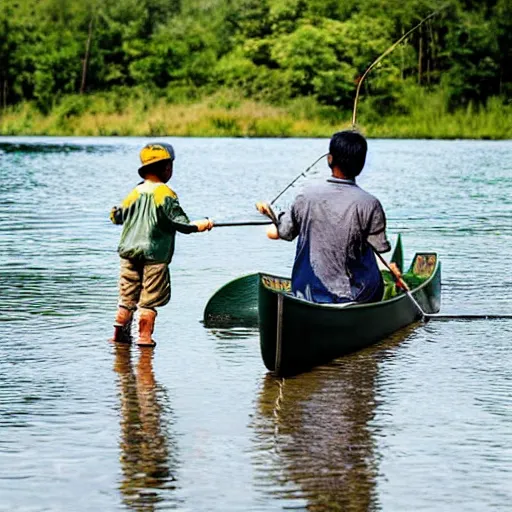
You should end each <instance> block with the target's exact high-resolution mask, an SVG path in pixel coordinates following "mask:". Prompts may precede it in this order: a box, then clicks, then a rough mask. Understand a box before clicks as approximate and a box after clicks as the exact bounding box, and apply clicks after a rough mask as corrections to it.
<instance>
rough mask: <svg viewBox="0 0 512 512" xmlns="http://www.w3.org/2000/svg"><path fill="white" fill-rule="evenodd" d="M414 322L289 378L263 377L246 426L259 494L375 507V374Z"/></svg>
mask: <svg viewBox="0 0 512 512" xmlns="http://www.w3.org/2000/svg"><path fill="white" fill-rule="evenodd" d="M413 329H414V327H409V328H407V329H405V330H402V331H400V332H398V333H396V334H395V335H394V336H393V337H391V338H390V339H389V340H388V341H386V342H385V343H384V344H379V345H378V346H376V347H371V348H369V349H367V350H364V351H362V352H357V353H354V354H351V355H348V356H345V357H344V358H342V359H339V360H337V361H335V362H334V363H332V364H330V365H328V366H322V367H319V368H317V369H315V370H314V371H312V372H309V373H305V374H302V375H300V376H298V377H295V378H291V379H277V378H274V377H272V376H271V375H270V374H268V375H266V376H265V378H264V380H263V386H262V390H261V393H260V397H259V400H258V408H257V412H256V415H255V419H254V422H253V427H254V430H255V432H256V434H257V435H256V437H255V442H256V445H257V446H256V450H255V453H256V454H257V455H255V459H254V465H255V468H256V470H257V473H258V476H259V478H258V481H259V482H260V483H261V484H262V485H263V487H264V489H265V492H266V493H268V492H270V493H271V494H272V496H273V497H274V498H275V497H276V495H277V497H279V498H280V499H281V500H284V501H290V502H291V503H289V504H288V505H289V506H290V508H294V509H295V508H296V507H297V505H299V503H297V500H299V501H303V502H305V503H304V509H307V510H312V511H315V512H316V511H337V510H342V511H355V512H359V511H361V512H363V511H364V512H367V511H371V510H378V509H379V508H380V507H379V503H378V497H377V493H376V478H377V474H378V461H379V457H378V453H376V445H375V440H374V434H375V429H374V428H372V426H371V422H372V419H373V418H374V415H375V408H376V378H377V374H378V369H379V364H380V363H381V362H382V361H383V360H384V359H386V358H389V357H391V356H392V354H393V353H394V350H396V348H397V344H398V343H400V341H402V340H404V338H406V337H407V336H409V335H410V333H411V331H412V330H413ZM286 508H288V506H287V507H286Z"/></svg>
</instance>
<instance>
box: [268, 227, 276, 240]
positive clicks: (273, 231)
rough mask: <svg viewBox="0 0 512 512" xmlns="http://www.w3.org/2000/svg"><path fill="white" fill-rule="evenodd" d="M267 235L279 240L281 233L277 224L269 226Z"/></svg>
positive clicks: (271, 238)
mask: <svg viewBox="0 0 512 512" xmlns="http://www.w3.org/2000/svg"><path fill="white" fill-rule="evenodd" d="M267 236H268V237H269V238H270V240H279V233H278V232H277V227H276V226H275V224H272V225H271V226H269V227H268V228H267Z"/></svg>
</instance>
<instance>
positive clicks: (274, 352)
mask: <svg viewBox="0 0 512 512" xmlns="http://www.w3.org/2000/svg"><path fill="white" fill-rule="evenodd" d="M390 261H392V262H394V263H396V264H397V266H398V267H399V268H400V269H401V270H403V248H402V241H401V237H400V236H399V237H398V239H397V243H396V246H395V249H394V251H393V253H392V256H391V258H390ZM382 273H383V277H384V280H385V282H387V286H386V293H385V295H384V300H383V301H381V302H377V303H373V304H351V305H348V306H347V305H334V304H315V303H312V302H309V301H306V300H303V299H300V298H298V297H295V296H293V295H292V294H291V293H290V292H291V281H290V279H289V278H286V277H281V276H276V275H272V274H266V273H257V274H248V275H246V276H242V277H239V278H237V279H234V280H233V281H231V282H229V283H227V284H226V285H224V286H223V287H222V288H220V289H219V290H218V291H217V292H216V293H215V294H214V295H213V296H212V297H211V299H210V300H209V301H208V303H207V305H206V307H205V310H204V318H203V321H204V325H205V326H206V327H208V328H229V327H238V326H243V327H258V326H259V331H260V346H261V354H262V358H263V362H264V364H265V366H266V367H267V369H268V370H270V371H271V372H273V373H274V374H276V375H293V374H297V373H300V372H302V371H306V370H307V369H309V368H312V367H313V366H316V365H319V364H323V363H327V362H329V361H331V360H332V359H335V358H337V357H339V356H342V355H343V354H345V353H349V352H353V351H355V350H359V349H361V348H364V347H366V346H369V345H372V344H374V343H377V342H378V341H380V340H383V339H384V338H386V337H387V336H389V335H391V334H392V333H394V332H395V331H397V330H399V329H402V328H403V327H405V326H407V325H409V324H412V323H414V322H415V321H416V320H418V319H420V317H421V314H420V312H419V311H418V310H417V309H416V307H415V306H414V304H413V303H412V301H411V300H410V299H409V298H408V297H407V296H406V295H405V294H403V293H401V294H398V295H396V290H393V289H392V287H393V286H394V285H392V283H391V279H390V277H389V272H386V271H385V270H382ZM404 276H405V277H408V278H409V279H411V280H412V281H409V286H410V287H411V291H412V294H413V295H414V297H415V299H416V300H417V301H418V303H419V304H420V305H421V307H422V308H423V310H424V311H425V312H426V313H429V314H433V313H437V312H438V311H439V309H440V305H441V264H440V262H439V259H438V256H437V254H436V253H434V252H431V253H430V252H425V253H417V254H416V255H415V256H414V258H413V261H412V263H411V265H410V267H409V269H408V270H407V272H405V273H404ZM406 280H407V279H406Z"/></svg>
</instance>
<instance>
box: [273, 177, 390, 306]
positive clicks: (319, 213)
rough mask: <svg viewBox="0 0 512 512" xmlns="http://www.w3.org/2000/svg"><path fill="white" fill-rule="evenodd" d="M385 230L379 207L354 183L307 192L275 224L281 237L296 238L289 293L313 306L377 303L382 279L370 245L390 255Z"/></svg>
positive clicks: (333, 184) (339, 182) (341, 182)
mask: <svg viewBox="0 0 512 512" xmlns="http://www.w3.org/2000/svg"><path fill="white" fill-rule="evenodd" d="M385 228H386V219H385V215H384V211H383V209H382V206H381V204H380V202H379V201H378V199H376V198H375V197H374V196H372V195H371V194H369V193H368V192H366V191H364V190H363V189H361V188H359V187H358V186H357V185H356V184H355V181H352V180H344V179H338V178H330V179H328V180H327V181H326V182H324V183H320V184H318V185H314V186H311V187H308V188H307V189H306V190H305V191H304V192H303V193H302V194H300V195H299V196H298V197H297V198H296V200H295V202H294V204H293V206H292V207H291V209H290V211H289V212H287V213H285V214H283V215H282V216H281V217H280V220H279V236H280V237H281V238H284V239H288V240H292V239H293V238H295V237H296V236H298V237H299V240H298V243H297V252H296V257H295V263H294V267H293V273H292V289H293V291H294V292H295V293H297V294H298V295H299V296H300V295H303V296H304V297H305V298H306V299H308V300H313V301H315V302H351V301H358V302H370V301H373V300H379V299H380V297H381V295H382V278H381V276H380V272H379V270H378V267H377V264H376V261H375V257H374V255H373V249H372V248H371V246H373V247H374V248H375V249H376V250H378V251H379V252H386V251H387V250H389V243H388V241H387V240H386V235H385ZM370 244H371V246H370ZM379 295H380V296H379Z"/></svg>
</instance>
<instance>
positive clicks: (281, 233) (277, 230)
mask: <svg viewBox="0 0 512 512" xmlns="http://www.w3.org/2000/svg"><path fill="white" fill-rule="evenodd" d="M256 208H257V209H258V211H259V212H260V213H262V214H263V215H266V216H267V217H269V218H270V219H271V220H272V221H273V222H274V226H271V227H270V228H269V229H268V230H267V236H268V237H269V238H271V239H273V240H277V239H279V238H281V239H283V240H288V241H292V240H293V239H295V238H296V237H297V236H298V234H299V231H300V227H299V224H298V221H297V214H296V208H297V199H296V200H295V202H294V203H293V205H292V206H291V207H290V208H289V210H288V211H286V212H281V213H279V214H278V215H277V216H276V215H275V214H274V212H273V211H272V209H271V207H270V206H269V204H268V203H264V202H260V203H256Z"/></svg>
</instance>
